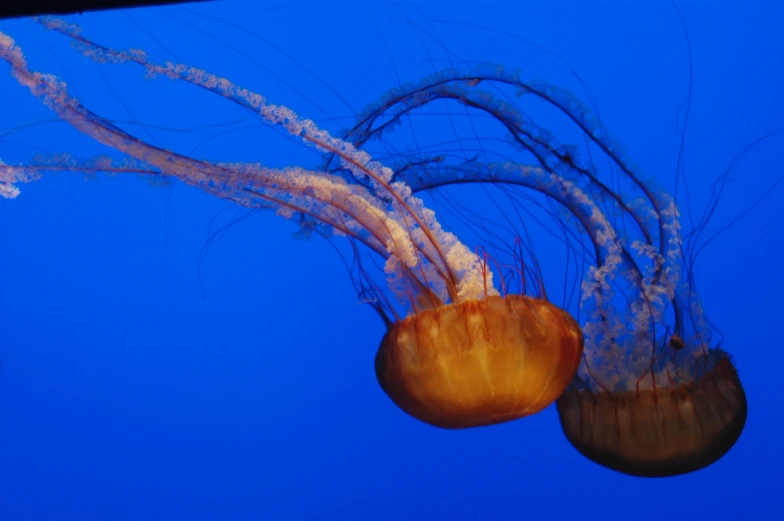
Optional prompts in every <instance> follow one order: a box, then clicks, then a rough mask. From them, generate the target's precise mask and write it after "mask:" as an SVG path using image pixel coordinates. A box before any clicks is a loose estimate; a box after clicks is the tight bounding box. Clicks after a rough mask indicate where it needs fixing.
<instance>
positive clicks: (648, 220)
mask: <svg viewBox="0 0 784 521" xmlns="http://www.w3.org/2000/svg"><path fill="white" fill-rule="evenodd" d="M507 88H509V89H511V90H512V92H511V93H509V92H507V91H505V90H504V89H507ZM499 93H500V94H499ZM444 100H446V101H450V102H453V103H457V104H460V105H463V106H464V107H465V109H466V111H472V112H471V114H477V115H479V116H481V117H482V121H483V122H484V121H487V120H488V119H490V120H494V121H495V122H497V123H498V127H497V128H498V129H500V131H501V133H502V134H505V136H504V138H505V139H500V138H499V136H498V135H497V134H495V133H491V132H489V133H488V134H479V132H478V131H476V130H475V129H473V128H472V129H471V130H472V135H470V136H469V138H465V139H466V140H469V139H470V140H476V141H478V142H480V143H482V150H481V153H478V154H476V156H475V157H468V158H467V157H466V156H465V155H462V157H461V155H460V154H457V153H451V154H450V153H448V152H446V151H444V152H443V153H440V151H439V148H438V147H437V146H431V145H428V146H423V149H425V150H427V151H428V153H429V155H424V157H423V155H422V154H419V155H415V156H411V157H403V158H401V159H398V161H397V163H396V164H395V165H393V166H394V167H395V179H397V180H400V181H403V182H405V183H406V184H407V185H408V186H409V187H410V188H411V190H412V191H413V192H415V193H417V192H423V191H434V190H437V189H441V188H443V187H447V186H450V185H451V186H454V185H467V184H484V185H488V186H489V187H492V188H496V189H500V190H501V194H502V197H503V198H506V199H508V200H511V201H513V203H514V205H515V207H514V208H515V210H514V211H515V212H516V213H520V214H521V213H523V212H524V211H527V210H528V209H529V208H530V207H531V206H532V204H538V203H537V201H538V200H533V199H525V198H524V197H523V194H522V193H521V191H520V190H519V189H520V188H525V189H527V190H528V191H532V192H536V193H538V194H539V195H540V196H544V197H545V198H546V199H547V200H548V202H549V203H554V204H553V205H552V206H553V207H555V210H550V206H548V207H546V208H547V209H548V213H549V214H550V215H551V216H552V217H554V218H555V220H556V221H557V224H558V227H559V229H560V230H561V231H562V233H563V235H564V236H565V237H566V238H567V239H568V241H571V243H572V246H570V247H571V248H573V249H574V250H575V255H574V257H575V258H577V259H579V258H580V257H582V258H588V259H589V260H590V261H592V262H589V264H590V265H591V266H590V268H589V269H588V270H587V271H585V272H583V273H582V275H581V277H580V278H581V279H582V283H581V285H580V291H579V294H580V302H579V308H578V309H577V310H576V311H575V315H577V316H579V318H580V323H581V325H582V330H583V333H584V336H585V349H584V359H583V361H582V364H581V366H580V369H579V370H578V374H577V376H576V377H575V379H574V381H573V382H572V383H571V384H570V386H569V388H568V389H567V390H566V391H565V392H564V394H563V395H561V397H560V398H559V399H558V400H557V409H558V415H559V418H560V421H561V427H562V429H563V432H564V434H565V435H566V438H567V439H568V440H569V442H570V443H571V444H572V445H573V446H574V447H575V448H577V450H579V451H580V452H581V453H582V454H583V455H585V456H586V457H587V458H589V459H590V460H592V461H594V462H596V463H598V464H600V465H603V466H605V467H608V468H611V469H613V470H617V471H619V472H623V473H626V474H630V475H635V476H671V475H676V474H682V473H685V472H690V471H694V470H698V469H700V468H703V467H705V466H707V465H710V464H711V463H713V462H715V461H717V460H719V459H720V458H721V457H722V456H723V455H724V454H725V453H726V452H727V451H728V450H729V449H730V448H731V447H732V445H733V444H734V443H735V441H736V440H737V439H738V437H739V436H740V433H741V431H742V430H743V426H744V423H745V420H746V414H747V404H746V397H745V394H744V391H743V388H742V386H741V384H740V380H739V379H738V375H737V372H736V370H735V368H734V366H733V363H732V360H731V359H730V357H729V355H728V354H727V353H726V352H724V351H722V350H721V349H720V348H719V347H718V346H719V344H720V342H718V343H717V342H716V340H715V339H714V331H713V328H712V327H711V325H710V323H709V322H708V321H707V319H706V318H705V317H704V312H703V309H702V304H701V302H700V300H699V298H698V296H697V293H696V288H695V285H694V278H693V276H692V269H691V267H692V266H693V264H694V259H695V256H696V252H698V251H699V247H697V245H696V244H695V243H694V241H695V240H696V238H698V237H699V235H700V231H701V229H702V227H703V226H704V223H705V222H706V220H703V221H702V222H701V223H700V224H699V225H698V227H697V229H696V230H694V233H692V234H689V235H688V240H687V241H684V240H683V238H682V236H681V233H680V228H681V224H680V221H679V210H678V207H677V205H676V203H675V200H674V199H673V198H672V197H670V196H669V195H668V194H667V193H666V192H665V191H664V190H662V189H661V188H659V187H658V186H656V184H655V183H654V182H652V181H643V180H642V179H641V177H640V176H638V175H637V174H636V173H635V171H634V170H633V169H632V167H631V166H629V164H628V162H627V161H626V159H625V158H624V156H623V154H622V152H620V150H621V149H620V147H619V146H618V145H616V144H615V143H614V142H613V141H612V140H611V139H610V137H609V136H608V134H607V132H606V131H605V130H604V129H603V128H602V126H601V124H600V123H599V121H598V119H597V118H595V117H594V116H592V115H591V112H590V111H589V109H588V108H586V107H584V106H583V105H582V104H581V103H579V102H578V101H577V100H576V98H575V97H574V96H573V95H571V94H570V93H568V92H566V91H564V90H562V89H559V88H556V87H553V86H550V85H546V84H543V83H541V82H535V83H533V82H528V81H525V80H523V79H521V78H520V77H519V75H517V74H515V73H511V72H508V71H506V70H504V69H503V68H502V67H487V66H480V67H475V68H467V69H465V70H456V69H451V70H448V71H443V72H440V73H438V74H436V75H434V76H432V77H430V78H425V79H424V80H422V81H421V82H419V83H418V84H415V85H412V86H408V87H404V88H401V89H395V90H393V91H390V92H389V93H388V94H387V95H386V96H384V97H383V98H382V99H381V100H380V101H379V102H377V103H376V104H375V105H373V106H372V107H370V108H369V109H368V110H367V111H366V112H365V113H363V114H362V115H361V116H360V117H359V121H358V123H357V125H356V126H355V127H354V128H353V129H352V130H351V131H349V132H348V133H347V134H346V136H345V138H346V139H347V140H351V142H352V143H354V144H355V145H357V146H361V145H364V144H365V143H367V142H370V141H371V140H372V139H381V138H382V137H385V138H387V139H388V135H389V131H388V129H389V128H390V127H392V126H393V125H396V124H402V122H403V121H405V120H406V119H405V118H406V117H407V116H408V115H409V114H410V113H411V112H413V111H416V110H420V109H422V108H424V107H426V106H427V105H429V104H430V103H432V102H434V101H439V102H443V101H444ZM523 101H531V102H536V103H539V104H542V103H543V104H545V105H548V106H550V107H551V108H555V109H556V110H557V111H559V112H561V113H562V114H563V115H565V116H566V117H567V119H568V120H569V121H570V122H571V123H572V124H574V125H575V127H576V129H577V130H578V131H580V132H581V133H582V134H583V135H584V136H585V140H586V143H587V144H586V149H588V151H589V154H585V156H587V158H588V159H587V160H586V159H581V158H580V154H578V152H579V150H578V148H577V147H573V146H569V145H565V144H562V143H561V142H559V140H558V139H557V137H556V136H555V135H554V134H553V133H551V132H549V131H548V130H547V129H546V128H545V127H544V126H543V125H539V124H538V123H537V122H536V121H535V120H534V119H533V118H532V117H530V116H528V114H527V113H526V112H524V111H523V110H522V109H521V108H520V106H519V104H520V103H522V102H523ZM488 116H489V118H488ZM431 126H432V125H431ZM461 139H462V136H458V139H457V142H462V141H461ZM418 142H420V143H421V137H420V139H419V140H418ZM472 142H473V141H472ZM497 143H504V145H498V146H495V147H494V146H493V145H494V144H497ZM508 144H511V145H512V149H513V151H512V152H510V151H509V150H508ZM501 146H503V147H507V148H506V149H501V148H500V147H501ZM405 148H406V147H403V146H397V147H396V149H398V150H399V149H405ZM515 154H517V155H519V156H520V159H519V160H518V159H512V158H513V157H514V155H515ZM494 157H495V158H498V157H500V158H508V159H502V160H500V161H496V162H493V161H492V158H494ZM523 157H528V158H533V160H532V161H529V162H528V163H526V162H524V160H523V159H522V158H523ZM600 159H602V160H603V159H606V160H608V161H609V162H610V163H611V167H612V168H611V169H610V170H611V172H610V174H609V175H608V174H607V173H602V172H601V171H600V169H599V168H597V165H598V164H601V163H602V161H600ZM336 169H337V167H336ZM711 212H712V208H711V207H709V208H708V210H707V212H706V215H707V216H709V215H710V214H711ZM484 232H485V230H479V232H478V233H484ZM586 237H587V239H588V240H587V243H586V244H584V243H583V242H582V238H586Z"/></svg>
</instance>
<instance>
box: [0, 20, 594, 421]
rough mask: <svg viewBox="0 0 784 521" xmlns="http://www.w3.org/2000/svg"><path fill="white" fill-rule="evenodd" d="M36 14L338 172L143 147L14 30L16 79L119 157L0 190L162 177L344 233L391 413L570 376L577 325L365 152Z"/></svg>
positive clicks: (461, 417) (6, 47) (224, 87)
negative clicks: (190, 89)
mask: <svg viewBox="0 0 784 521" xmlns="http://www.w3.org/2000/svg"><path fill="white" fill-rule="evenodd" d="M40 21H41V23H42V24H43V25H45V26H46V27H47V28H49V29H52V30H55V31H58V32H60V33H62V34H64V35H66V36H68V37H70V38H72V39H73V40H74V41H75V42H76V44H77V46H79V47H80V48H81V49H82V50H83V51H84V52H85V55H87V56H89V57H91V58H92V59H95V60H97V61H99V62H114V63H123V62H125V63H132V64H137V65H140V66H142V67H144V68H145V69H146V71H147V74H148V76H149V77H156V76H165V77H167V78H169V79H172V80H176V81H184V82H187V83H190V84H192V85H196V86H198V87H200V88H203V89H206V90H208V91H210V92H213V93H214V94H216V95H218V96H221V97H223V98H225V99H227V100H229V101H231V102H233V103H236V104H238V105H240V106H241V107H243V108H244V109H246V110H248V111H250V112H252V113H253V114H254V115H258V116H261V118H263V119H264V120H265V121H266V122H267V123H269V124H273V125H278V126H280V127H282V128H283V129H284V130H285V131H287V132H288V133H289V134H290V135H292V136H295V137H297V138H299V139H300V140H302V141H303V143H304V144H306V145H307V146H310V147H313V148H315V149H316V150H318V151H320V152H322V153H324V154H327V155H330V156H332V157H337V158H339V159H338V162H339V164H340V165H341V168H342V169H344V170H345V171H346V172H349V173H350V175H335V174H334V173H331V172H328V171H326V170H325V171H312V170H306V169H304V168H299V167H291V168H286V169H273V168H267V167H264V166H262V165H261V164H241V163H215V162H210V161H205V160H199V159H194V158H192V157H188V156H185V155H182V154H178V153H176V152H174V151H171V150H166V149H164V148H161V147H158V146H154V145H152V144H150V143H147V142H144V141H142V140H140V139H138V138H136V137H135V136H133V135H131V134H129V133H127V132H125V131H124V130H122V129H121V128H119V127H117V126H115V125H114V124H112V123H110V122H109V121H108V120H106V119H105V118H101V117H100V116H98V115H96V114H94V113H92V112H91V111H89V110H88V109H87V108H86V107H84V106H83V105H82V104H81V103H80V102H79V101H78V100H76V99H74V98H72V97H71V96H70V95H69V94H68V92H67V89H66V86H65V84H64V83H62V82H60V81H59V80H57V79H56V78H54V77H53V76H50V75H45V74H41V73H38V72H34V71H31V70H30V69H29V68H28V65H27V62H26V60H25V58H24V56H23V54H22V52H21V49H19V47H18V46H17V45H16V44H15V42H14V41H13V39H11V38H10V37H9V36H7V35H4V34H2V33H0V58H2V59H4V60H5V61H6V62H8V63H9V65H11V73H12V76H13V77H14V78H15V79H16V80H17V81H18V82H19V83H20V84H21V85H23V86H25V87H27V88H28V89H29V90H30V91H31V93H32V94H34V95H35V96H37V97H38V98H40V99H41V100H42V101H43V102H44V103H45V104H46V105H47V106H48V107H49V108H51V109H52V110H53V111H55V112H56V113H57V115H58V116H60V117H61V118H62V119H64V120H65V121H67V122H68V123H70V124H71V125H72V126H74V127H75V128H76V129H77V130H79V131H80V132H82V133H83V134H85V135H87V136H89V137H91V138H93V139H94V140H95V141H97V142H99V143H102V144H104V145H106V146H108V147H111V148H112V149H114V150H116V151H118V152H120V153H122V154H124V155H125V156H126V158H129V159H125V160H123V161H121V162H117V161H114V160H105V159H100V160H94V161H84V162H78V161H75V160H73V159H72V158H71V157H70V156H63V157H54V158H47V159H46V160H45V161H44V162H42V163H41V164H28V165H22V166H10V165H5V164H0V194H3V195H5V196H6V197H15V196H16V195H18V193H19V191H18V187H17V186H16V185H17V184H18V183H24V182H28V181H31V180H34V179H37V178H38V177H40V176H41V175H42V174H43V173H44V172H47V171H82V172H97V171H108V172H113V173H121V172H127V173H135V174H140V175H147V176H154V177H163V176H169V177H175V178H177V179H179V180H180V181H182V182H184V183H186V184H188V185H190V186H193V187H197V188H199V189H201V190H203V191H205V192H208V193H210V194H213V195H216V196H218V197H221V198H225V199H229V200H232V201H234V202H236V203H238V204H240V205H243V206H246V207H249V208H265V209H271V210H274V211H276V212H277V213H278V214H279V215H281V216H283V217H288V218H297V219H299V220H300V222H307V223H308V226H310V227H312V226H313V222H316V223H320V226H322V228H321V229H319V231H320V232H322V233H324V234H325V235H329V234H333V233H337V234H340V235H343V236H345V237H346V238H348V240H349V242H350V244H351V247H352V250H353V252H354V254H355V256H356V258H355V265H356V266H357V272H356V273H352V275H353V276H354V282H355V284H356V286H357V288H358V289H360V290H361V293H362V294H364V295H365V298H366V299H367V302H369V303H370V304H371V305H372V306H373V307H374V309H375V310H376V311H377V312H378V313H379V314H380V315H381V317H382V318H383V320H384V322H385V323H386V324H387V326H388V332H387V334H386V335H385V336H384V339H383V341H382V343H381V346H380V348H379V350H378V355H377V357H376V374H377V375H378V381H379V384H380V385H381V387H382V388H383V389H384V391H385V392H387V394H388V395H389V396H390V398H391V399H392V400H393V401H394V402H395V403H396V404H397V405H399V406H400V408H401V409H403V410H404V411H405V412H407V413H408V414H410V415H412V416H414V417H415V418H418V419H419V420H422V421H424V422H426V423H429V424H432V425H436V426H440V427H448V428H459V427H472V426H480V425H488V424H493V423H499V422H502V421H508V420H512V419H515V418H520V417H523V416H526V415H529V414H533V413H535V412H537V411H539V410H541V409H542V408H544V407H546V406H547V405H549V404H550V403H552V402H553V401H554V400H555V399H556V398H557V397H558V396H559V395H560V394H561V393H562V392H563V391H564V389H565V388H566V386H567V385H568V384H569V382H570V381H571V380H572V378H573V377H574V375H575V373H576V371H577V367H578V365H579V361H580V359H581V356H582V349H583V339H582V332H581V331H580V328H579V326H578V325H577V323H576V322H575V321H574V320H573V319H572V318H571V317H570V316H569V315H568V314H567V313H565V312H564V311H562V310H560V309H559V308H557V307H556V306H554V305H552V304H550V303H549V302H547V301H546V299H544V297H543V296H542V295H539V294H537V295H535V296H527V295H525V294H522V295H514V294H509V295H503V296H501V295H500V293H499V291H498V289H496V288H495V286H494V284H493V273H492V272H491V271H490V270H489V269H488V266H487V262H486V259H485V262H482V260H481V259H480V258H479V256H478V255H477V254H475V253H474V252H472V251H471V250H470V249H468V248H467V247H466V246H465V245H464V244H463V243H461V242H460V241H459V240H458V238H457V237H456V236H455V235H454V234H452V233H449V232H446V231H444V230H443V229H442V228H441V226H440V224H439V223H438V221H437V220H436V218H435V214H434V212H432V211H431V210H429V209H427V208H426V207H425V205H424V203H423V202H422V201H421V200H419V199H418V198H416V197H415V196H414V195H413V194H412V192H411V189H410V187H409V186H407V185H406V184H405V183H402V182H396V181H394V180H393V179H392V174H393V172H392V171H391V170H390V169H389V168H386V167H385V166H384V165H381V164H380V163H378V162H376V161H373V160H372V158H371V157H370V155H369V154H367V153H366V152H364V151H362V150H361V149H359V148H358V147H355V146H354V145H352V144H351V143H350V142H347V141H345V140H341V139H337V138H335V137H333V136H332V135H330V134H329V133H328V132H326V131H325V130H323V129H321V128H319V127H317V126H316V125H315V124H314V123H313V122H312V121H310V120H303V119H301V118H300V117H299V116H298V115H297V114H295V113H294V112H293V111H291V110H289V109H288V108H286V107H282V106H277V105H272V104H270V103H268V102H267V101H266V100H265V99H264V98H263V97H262V96H260V95H258V94H255V93H253V92H251V91H248V90H247V89H243V88H241V87H239V86H237V85H235V84H233V83H232V82H231V81H229V80H228V79H225V78H220V77H216V76H214V75H212V74H210V73H208V72H206V71H203V70H199V69H195V68H192V67H189V66H186V65H182V64H172V63H167V64H165V65H159V64H156V63H153V62H151V61H150V60H149V59H148V57H147V56H146V54H144V53H143V52H141V51H137V50H133V51H115V50H112V49H107V48H105V47H101V46H97V45H95V44H93V43H92V42H90V41H89V40H87V39H85V38H83V37H82V36H81V35H80V30H79V28H78V27H76V26H74V25H70V24H67V23H65V22H64V21H62V20H57V19H42V20H40ZM357 178H361V179H363V182H362V183H358V182H356V181H355V179H357ZM310 230H311V228H308V233H310ZM359 247H362V248H363V249H364V251H365V253H367V254H370V255H372V256H375V259H374V260H377V259H378V258H379V257H380V258H381V259H382V260H383V261H384V267H383V270H384V273H385V275H386V284H387V287H388V291H387V292H385V291H382V290H381V289H380V286H379V284H378V283H377V282H376V281H375V280H374V279H373V277H372V276H370V275H369V274H368V272H367V271H366V270H365V268H364V265H365V263H364V262H363V260H362V259H363V257H362V256H361V254H360V253H359ZM521 288H522V289H523V290H525V287H524V286H521ZM502 289H503V288H502ZM388 293H391V294H392V295H388ZM523 293H524V291H523Z"/></svg>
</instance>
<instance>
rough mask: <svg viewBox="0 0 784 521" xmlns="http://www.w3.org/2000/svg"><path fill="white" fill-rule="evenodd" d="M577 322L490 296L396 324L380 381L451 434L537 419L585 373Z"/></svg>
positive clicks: (384, 347)
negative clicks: (581, 368) (536, 415)
mask: <svg viewBox="0 0 784 521" xmlns="http://www.w3.org/2000/svg"><path fill="white" fill-rule="evenodd" d="M582 348H583V337H582V333H581V331H580V327H579V325H578V324H577V322H576V321H575V320H574V319H573V318H572V317H571V316H570V315H569V314H568V313H566V312H565V311H563V310H562V309H560V308H558V307H556V306H554V305H553V304H551V303H549V302H547V301H546V300H542V299H534V298H531V297H528V296H525V295H507V296H506V297H501V296H489V297H487V298H485V299H483V300H471V301H466V302H460V303H457V304H451V305H445V306H439V307H437V308H435V309H430V310H426V311H423V312H421V313H418V314H416V315H413V316H410V317H406V318H405V319H403V320H401V321H399V322H395V323H394V324H392V325H391V326H390V328H389V330H388V331H387V333H386V334H385V335H384V339H383V340H382V341H381V346H380V347H379V349H378V353H377V355H376V377H377V378H378V382H379V384H380V385H381V388H382V389H383V390H384V392H386V393H387V395H389V397H390V398H391V399H392V401H394V402H395V403H396V404H397V405H398V406H399V407H400V408H401V409H403V410H404V411H406V412H407V413H408V414H410V415H411V416H413V417H415V418H417V419H419V420H422V421H424V422H426V423H429V424H431V425H435V426H438V427H444V428H450V429H455V428H463V427H477V426H482V425H492V424H496V423H501V422H505V421H509V420H514V419H517V418H522V417H524V416H528V415H531V414H534V413H537V412H539V411H541V410H542V409H544V408H545V407H547V406H548V405H550V404H551V403H552V402H553V401H555V399H556V398H558V396H559V395H560V394H561V393H562V392H563V390H564V389H565V388H566V386H567V385H568V384H569V382H570V381H571V379H572V377H573V376H574V375H575V373H576V372H577V367H578V366H579V365H580V360H581V357H582Z"/></svg>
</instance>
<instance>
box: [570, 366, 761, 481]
mask: <svg viewBox="0 0 784 521" xmlns="http://www.w3.org/2000/svg"><path fill="white" fill-rule="evenodd" d="M696 363H697V364H698V365H699V366H700V369H701V370H700V371H699V373H698V374H697V375H696V376H695V377H694V378H692V379H690V380H688V381H683V382H681V383H679V384H676V383H675V382H672V383H665V382H662V384H661V385H658V386H655V387H653V386H652V387H650V388H646V389H639V390H638V389H634V390H623V389H622V390H619V391H603V390H602V391H598V392H597V391H594V390H592V389H591V388H590V386H589V385H585V384H584V383H583V382H581V383H582V384H583V385H580V384H579V383H578V384H573V385H572V386H571V387H570V388H569V389H568V390H567V391H566V392H564V393H563V394H562V395H561V396H560V397H559V398H558V401H557V409H558V416H559V418H560V421H561V427H562V428H563V431H564V434H565V435H566V438H567V439H568V440H569V442H570V443H571V444H572V445H573V446H574V447H575V448H576V449H577V450H578V451H579V452H580V453H581V454H583V455H584V456H585V457H587V458H588V459H590V460H592V461H595V462H597V463H599V464H601V465H603V466H605V467H608V468H610V469H613V470H616V471H618V472H622V473H624V474H629V475H631V476H640V477H665V476H674V475H678V474H686V473H688V472H693V471H695V470H699V469H702V468H704V467H707V466H708V465H711V464H712V463H714V462H716V461H718V460H719V459H721V458H722V457H723V456H724V455H725V454H726V453H727V452H728V451H729V450H730V449H731V448H732V446H733V445H734V444H735V442H736V441H737V440H738V438H739V437H740V434H741V432H742V431H743V427H744V425H745V423H746V415H747V404H746V395H745V393H744V391H743V387H742V386H741V384H740V380H739V378H738V374H737V372H736V370H735V368H734V367H733V365H732V362H731V360H730V358H729V356H728V355H727V353H724V352H722V351H721V350H713V351H711V352H710V353H709V354H708V355H705V356H704V357H701V358H700V359H699V360H697V361H696ZM659 376H662V375H659ZM651 381H652V382H654V381H655V377H651Z"/></svg>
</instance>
